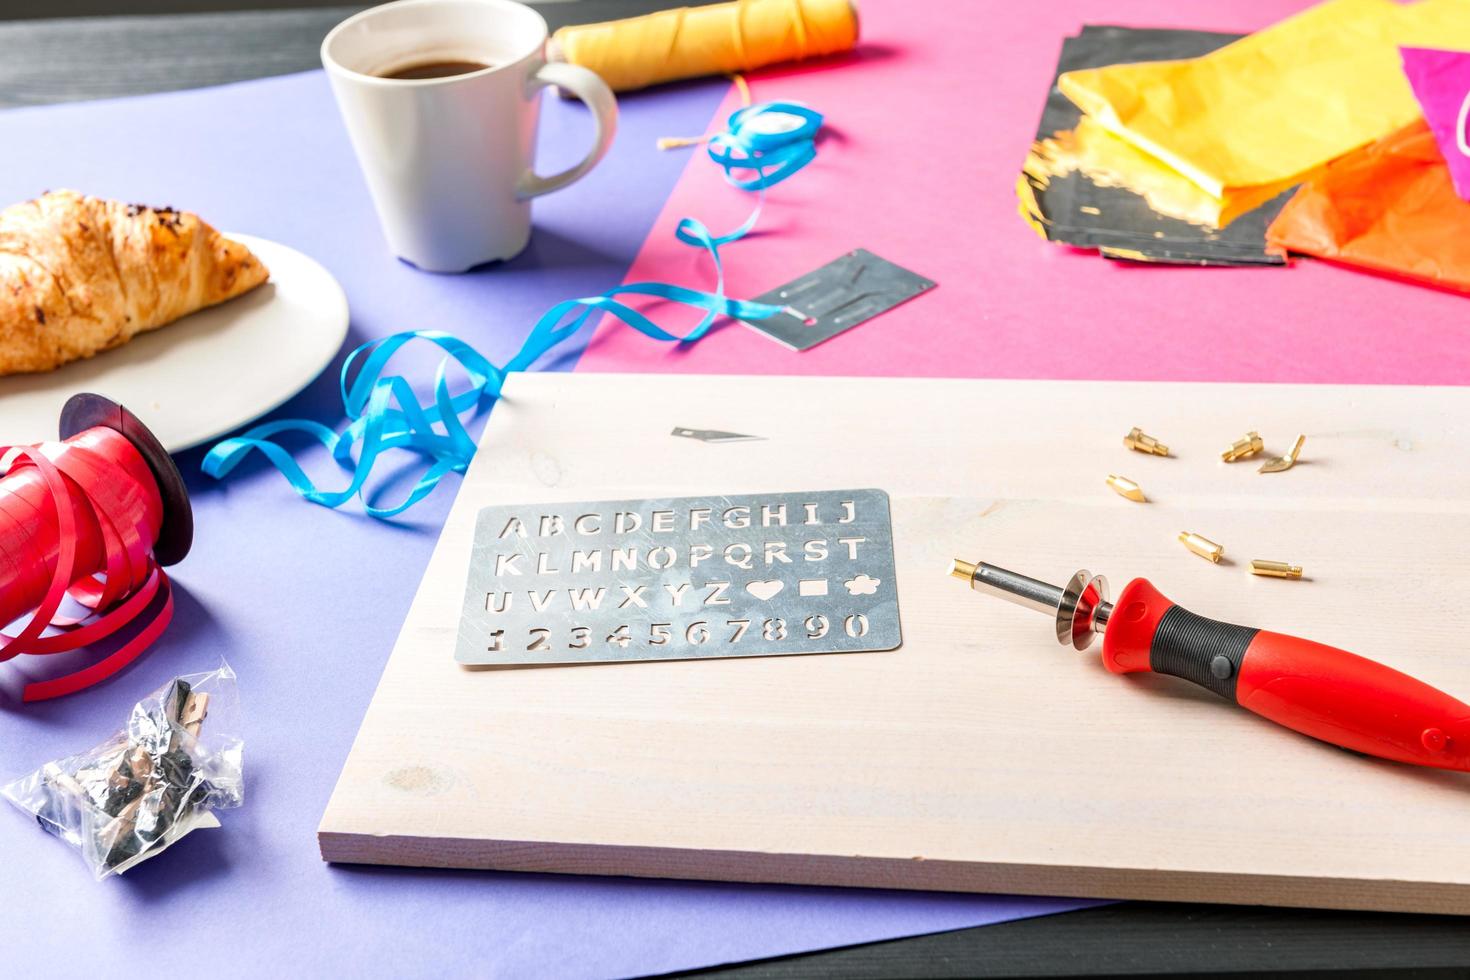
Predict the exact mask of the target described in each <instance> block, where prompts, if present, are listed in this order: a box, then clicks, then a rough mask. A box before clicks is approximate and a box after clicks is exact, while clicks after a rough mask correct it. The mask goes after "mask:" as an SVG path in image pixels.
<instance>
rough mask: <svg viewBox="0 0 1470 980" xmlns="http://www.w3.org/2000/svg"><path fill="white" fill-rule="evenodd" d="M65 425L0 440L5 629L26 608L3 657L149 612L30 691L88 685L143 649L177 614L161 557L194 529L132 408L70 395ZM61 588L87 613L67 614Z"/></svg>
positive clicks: (49, 693)
mask: <svg viewBox="0 0 1470 980" xmlns="http://www.w3.org/2000/svg"><path fill="white" fill-rule="evenodd" d="M60 430H61V432H60V434H61V440H62V441H60V442H48V443H40V444H38V445H35V446H14V447H9V448H7V449H4V450H0V473H3V474H4V475H3V477H0V627H3V626H4V624H7V623H15V622H17V621H19V620H20V619H21V618H22V617H25V616H26V615H27V614H28V613H29V614H30V617H29V619H28V620H27V622H26V623H25V625H24V626H23V627H21V629H20V630H19V632H16V633H13V634H10V635H5V634H0V661H5V660H10V659H13V658H15V657H17V656H20V655H22V654H34V655H44V654H55V653H64V652H67V651H72V650H77V649H80V648H82V647H85V646H86V645H88V644H90V643H93V642H95V641H97V640H99V639H101V638H103V637H106V636H109V635H111V634H113V633H115V632H117V631H118V630H120V629H122V628H123V627H125V626H128V625H129V624H131V623H135V622H138V621H139V620H141V619H143V618H144V614H145V613H147V612H148V610H149V609H152V608H155V607H156V612H154V613H153V615H152V617H151V618H150V619H147V621H146V622H145V623H143V625H142V626H141V627H140V628H139V629H138V631H137V632H136V633H135V634H134V635H133V636H132V638H131V639H129V640H128V641H127V642H126V643H124V644H122V645H121V646H120V647H119V648H118V649H117V650H116V651H114V652H113V653H111V654H109V655H108V656H107V657H105V658H103V659H102V660H100V661H98V662H97V663H95V664H92V665H91V666H89V667H87V668H85V669H83V670H80V671H77V672H75V673H72V674H68V675H66V676H64V677H59V678H56V679H54V680H48V681H42V682H39V683H34V684H30V685H27V687H26V689H25V694H24V697H25V700H27V701H41V700H46V699H48V698H54V697H60V696H62V695H65V694H71V693H73V692H75V691H79V690H81V689H83V688H85V687H89V686H91V685H92V684H95V683H97V682H98V681H101V680H103V679H104V678H106V677H109V676H111V675H112V674H114V673H116V672H117V671H118V670H121V669H122V668H123V667H125V666H126V665H127V664H129V663H131V662H132V661H133V660H135V659H136V658H137V657H138V656H139V655H140V654H141V653H142V652H143V651H144V650H146V649H147V648H148V647H149V646H150V645H151V644H152V642H153V641H154V640H155V639H157V637H158V636H159V635H160V634H161V633H162V632H163V630H164V628H165V627H166V626H167V625H168V622H169V620H170V618H172V614H173V600H172V596H171V594H170V590H169V584H168V577H167V576H166V575H165V574H164V573H163V568H162V566H165V565H172V564H174V563H176V562H178V561H179V560H181V559H182V558H183V557H184V556H185V555H186V554H188V551H189V546H190V544H191V543H192V542H193V537H194V518H193V512H192V510H191V508H190V506H189V495H188V492H187V491H186V490H185V488H184V481H183V478H182V477H181V476H180V475H179V471H178V468H177V467H175V466H174V463H173V460H172V459H171V458H170V457H169V455H168V453H167V452H166V451H164V448H163V446H162V445H160V444H159V442H158V440H157V439H156V438H155V437H154V435H153V433H152V432H150V431H149V430H148V427H147V426H145V425H144V424H143V423H142V422H140V421H138V419H137V417H136V416H134V415H133V414H132V413H131V412H129V411H128V410H127V409H125V408H123V407H122V406H120V405H118V404H117V403H115V402H113V401H111V400H110V399H107V398H104V397H102V396H101V395H93V394H79V395H75V396H73V397H72V398H71V400H70V401H68V402H67V403H66V405H65V407H64V408H63V409H62V412H61V425H60ZM99 576H100V577H99ZM67 595H70V596H71V598H72V599H73V600H74V601H76V602H77V603H79V604H80V605H82V606H83V607H85V609H87V610H88V612H87V613H86V614H85V615H83V616H80V617H68V616H64V615H62V614H61V611H60V610H61V604H62V601H63V599H64V598H65V597H66V596H67ZM160 596H161V597H162V598H161V599H160V598H159V597H160ZM48 627H54V628H55V629H54V630H53V631H52V632H50V633H49V634H47V633H46V630H47V628H48Z"/></svg>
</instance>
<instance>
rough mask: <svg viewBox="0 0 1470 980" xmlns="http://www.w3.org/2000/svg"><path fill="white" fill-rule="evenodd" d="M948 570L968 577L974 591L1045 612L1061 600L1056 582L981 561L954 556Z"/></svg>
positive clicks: (1054, 608) (1052, 612)
mask: <svg viewBox="0 0 1470 980" xmlns="http://www.w3.org/2000/svg"><path fill="white" fill-rule="evenodd" d="M949 573H950V574H951V575H953V576H954V577H955V578H962V579H968V580H969V582H970V588H972V589H974V590H975V591H976V592H985V593H988V594H990V595H993V596H996V597H998V598H1001V599H1004V600H1006V601H1007V602H1014V603H1015V604H1016V605H1018V606H1025V607H1026V608H1027V609H1034V610H1036V611H1037V612H1040V613H1045V614H1046V615H1048V616H1055V615H1056V612H1057V607H1058V606H1060V605H1061V604H1062V590H1061V589H1060V588H1058V587H1057V586H1055V585H1048V584H1046V583H1045V582H1042V581H1039V580H1037V579H1034V578H1031V577H1030V576H1027V575H1022V574H1020V573H1019V572H1012V571H1008V570H1007V569H1004V568H1000V567H998V566H996V565H987V564H986V563H985V562H983V561H982V562H968V561H962V560H960V559H958V558H956V559H955V560H954V564H953V565H952V566H951V567H950V571H949Z"/></svg>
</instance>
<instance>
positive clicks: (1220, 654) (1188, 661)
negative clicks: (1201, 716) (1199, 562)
mask: <svg viewBox="0 0 1470 980" xmlns="http://www.w3.org/2000/svg"><path fill="white" fill-rule="evenodd" d="M1259 632H1260V630H1258V629H1254V628H1253V627H1250V626H1236V625H1234V624H1233V623H1221V622H1217V621H1216V620H1213V619H1206V618H1205V617H1203V616H1196V615H1195V614H1194V613H1192V612H1190V611H1189V610H1188V609H1185V608H1184V607H1183V606H1171V607H1170V608H1169V611H1168V612H1166V613H1164V618H1163V619H1161V620H1159V628H1158V629H1156V630H1155V631H1154V642H1153V645H1152V646H1150V647H1149V651H1148V665H1149V668H1150V669H1152V670H1153V672H1154V673H1156V674H1172V675H1173V676H1175V677H1182V678H1184V679H1185V680H1187V681H1192V682H1194V683H1195V684H1198V685H1199V686H1200V687H1203V688H1207V689H1209V690H1211V691H1214V692H1215V693H1216V694H1218V695H1220V697H1222V698H1229V699H1230V700H1231V701H1234V700H1235V681H1236V677H1237V676H1238V675H1239V674H1240V662H1241V660H1243V659H1245V648H1246V647H1248V646H1250V645H1251V641H1252V640H1254V639H1255V638H1256V634H1257V633H1259Z"/></svg>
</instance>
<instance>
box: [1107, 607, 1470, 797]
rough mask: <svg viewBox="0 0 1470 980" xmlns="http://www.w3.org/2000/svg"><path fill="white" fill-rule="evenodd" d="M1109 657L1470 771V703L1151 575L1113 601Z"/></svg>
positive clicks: (1331, 735) (1304, 728) (1409, 756)
mask: <svg viewBox="0 0 1470 980" xmlns="http://www.w3.org/2000/svg"><path fill="white" fill-rule="evenodd" d="M1103 662H1104V663H1105V664H1106V665H1107V668H1108V669H1109V670H1111V671H1113V672H1114V673H1130V672H1133V671H1142V670H1151V671H1154V672H1155V673H1160V674H1172V675H1174V676H1176V677H1182V678H1184V679H1185V680H1189V681H1192V682H1194V683H1196V684H1198V685H1200V686H1201V687H1205V688H1208V689H1209V690H1211V691H1214V692H1215V693H1216V694H1219V695H1221V696H1222V697H1225V698H1228V699H1230V700H1232V701H1235V702H1236V703H1237V704H1239V705H1240V706H1241V707H1242V708H1246V709H1248V710H1250V711H1254V712H1255V713H1256V714H1258V715H1260V716H1262V717H1263V718H1269V719H1270V720H1272V721H1274V722H1276V723H1277V724H1279V725H1285V726H1286V727H1287V728H1291V729H1294V730H1295V731H1298V732H1301V733H1302V734H1304V735H1310V736H1312V737H1313V738H1317V739H1321V740H1322V741H1324V742H1331V743H1332V744H1334V745H1340V746H1342V747H1343V748H1346V749H1352V750H1353V751H1355V752H1362V753H1365V754H1368V755H1376V756H1380V757H1382V758H1385V759H1393V760H1394V761H1396V762H1407V763H1411V764H1414V765H1419V766H1433V767H1436V768H1440V769H1460V770H1467V771H1470V705H1467V704H1465V703H1464V702H1462V701H1459V700H1457V699H1455V698H1452V697H1450V696H1449V695H1448V694H1446V693H1445V692H1443V691H1441V690H1439V689H1438V688H1435V687H1431V686H1430V685H1428V684H1425V683H1424V682H1423V681H1420V680H1416V679H1415V678H1413V677H1410V676H1409V675H1408V674H1405V673H1402V672H1400V671H1397V670H1394V669H1393V668H1392V667H1385V666H1384V665H1383V664H1380V663H1377V662H1376V661H1373V660H1369V659H1367V658H1366V657H1360V656H1358V655H1357V654H1353V653H1348V652H1347V651H1346V650H1339V649H1337V648H1336V647H1330V646H1326V645H1324V644H1321V643H1313V642H1312V641H1310V640H1302V639H1298V638H1296V637H1294V636H1285V635H1283V634H1281V633H1272V632H1269V631H1267V630H1260V629H1253V628H1250V627H1246V626H1235V625H1233V624H1230V623H1221V622H1217V621H1216V620H1213V619H1206V618H1205V617H1203V616H1197V615H1195V614H1194V613H1192V612H1190V611H1189V610H1187V609H1185V608H1184V607H1182V606H1179V605H1176V604H1175V603H1173V602H1171V601H1170V600H1169V599H1167V598H1166V597H1165V596H1164V595H1163V594H1162V593H1160V592H1159V591H1158V590H1157V589H1155V588H1154V587H1153V586H1152V585H1151V584H1149V582H1148V581H1147V580H1145V579H1141V578H1140V579H1134V580H1133V581H1132V582H1129V583H1128V584H1127V585H1126V586H1125V587H1124V588H1123V591H1122V593H1121V594H1120V595H1119V596H1118V600H1117V602H1115V603H1114V604H1113V610H1112V614H1111V616H1110V617H1109V620H1108V624H1107V630H1106V632H1105V633H1104V634H1103Z"/></svg>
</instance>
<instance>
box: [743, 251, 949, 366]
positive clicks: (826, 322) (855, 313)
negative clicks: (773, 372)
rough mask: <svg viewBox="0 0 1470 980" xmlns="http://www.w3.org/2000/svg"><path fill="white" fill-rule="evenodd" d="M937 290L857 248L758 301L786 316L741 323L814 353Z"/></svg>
mask: <svg viewBox="0 0 1470 980" xmlns="http://www.w3.org/2000/svg"><path fill="white" fill-rule="evenodd" d="M933 288H934V281H933V280H932V279H925V278H924V277H923V276H920V275H918V274H916V273H913V272H910V271H909V270H907V269H905V268H904V267H903V266H900V265H894V264H893V263H892V262H889V261H888V260H887V259H881V258H879V257H878V256H876V255H874V254H873V253H872V252H869V251H868V250H867V249H865V248H855V249H853V250H852V251H851V252H848V253H847V254H846V255H841V256H838V257H837V258H835V259H833V260H832V261H831V262H828V263H827V264H826V265H824V266H822V267H821V268H820V269H817V270H815V271H813V272H808V273H807V274H806V275H804V276H801V277H800V278H798V279H793V280H792V281H791V282H788V283H787V284H786V285H784V286H778V287H777V288H775V289H773V290H771V291H770V292H768V293H762V294H761V295H759V296H757V297H755V301H756V302H757V303H770V304H772V305H780V306H782V307H784V309H782V311H781V312H780V313H777V314H776V315H775V316H771V317H767V318H765V319H764V320H743V321H741V322H743V323H745V324H747V325H749V326H751V327H754V328H755V329H756V330H759V331H760V332H761V333H763V334H765V335H766V336H768V337H770V338H771V339H772V340H774V341H776V342H778V343H781V344H784V345H786V346H787V347H790V348H791V349H792V350H799V351H800V350H809V349H810V348H812V347H815V346H817V345H818V344H820V343H821V342H822V341H824V340H831V339H832V338H833V337H835V336H837V335H838V334H840V333H842V332H843V331H846V330H851V329H852V328H853V327H855V326H857V325H858V324H860V323H866V322H867V321H869V320H871V319H873V317H875V316H877V315H878V314H880V313H887V312H888V311H889V310H891V309H893V308H894V307H895V306H898V305H899V304H900V303H905V302H907V301H909V300H911V299H913V298H914V297H915V296H917V295H919V294H920V293H923V292H927V291H928V290H930V289H933Z"/></svg>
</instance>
